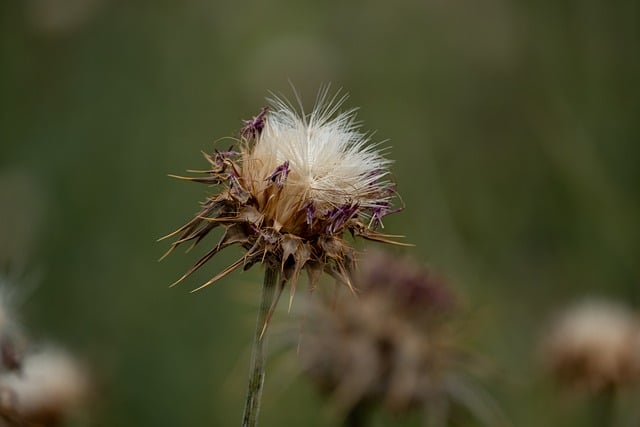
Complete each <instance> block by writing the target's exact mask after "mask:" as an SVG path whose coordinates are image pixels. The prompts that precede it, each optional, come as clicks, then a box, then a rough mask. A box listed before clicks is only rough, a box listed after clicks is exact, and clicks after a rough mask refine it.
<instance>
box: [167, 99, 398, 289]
mask: <svg viewBox="0 0 640 427" xmlns="http://www.w3.org/2000/svg"><path fill="white" fill-rule="evenodd" d="M344 100H345V97H344V96H342V97H339V96H338V95H337V94H336V95H335V96H333V97H329V96H328V91H327V90H326V89H325V90H323V91H321V93H320V95H319V97H318V100H317V102H316V106H315V108H314V110H313V112H312V113H311V114H304V112H303V111H302V108H300V110H301V111H297V110H296V108H294V107H292V106H291V104H289V103H288V102H287V101H285V100H283V99H280V98H277V97H274V98H273V99H271V100H269V101H270V105H269V106H268V107H264V108H263V109H262V110H261V111H260V113H259V114H258V115H257V116H255V117H254V118H253V119H251V120H246V121H244V127H243V128H242V130H241V131H240V139H239V142H238V146H237V147H231V148H229V149H228V150H226V151H217V150H216V151H215V153H213V154H205V157H206V159H207V160H208V162H209V164H210V166H211V168H210V169H209V170H207V171H205V172H204V174H205V175H206V176H204V177H192V178H182V179H186V180H190V181H195V182H201V183H205V184H209V185H212V186H216V187H217V191H216V192H215V194H213V195H211V196H210V197H209V198H208V199H207V200H206V201H205V202H204V203H203V204H202V209H201V210H200V212H199V213H198V214H197V215H196V216H195V218H193V219H192V220H191V221H189V222H188V223H187V224H185V225H184V226H183V227H181V228H179V229H178V230H176V231H175V232H174V233H171V234H170V235H169V236H166V237H170V236H178V239H177V240H176V241H175V242H174V243H173V244H172V245H171V248H170V249H169V251H168V252H167V254H168V253H170V252H171V251H173V250H174V249H175V248H176V247H178V246H180V245H182V244H183V243H188V242H190V243H192V244H193V245H196V244H197V243H199V242H200V241H201V240H202V239H203V238H204V237H205V236H207V234H209V232H211V231H212V230H213V229H215V228H217V227H222V228H223V229H224V233H223V235H222V237H221V238H220V240H219V242H218V243H217V244H216V245H215V246H214V247H213V248H212V249H211V250H210V251H209V252H207V253H206V254H205V255H204V256H203V257H202V258H201V259H200V260H199V261H198V262H196V263H195V264H194V265H193V266H192V268H191V269H189V270H188V271H187V272H186V274H184V275H183V276H182V277H181V278H180V279H179V280H178V281H177V282H176V283H178V282H180V281H182V280H183V279H184V278H186V277H187V276H188V275H190V274H191V273H193V272H194V271H195V270H197V269H199V268H200V267H202V266H203V265H204V264H205V263H206V262H207V261H208V260H210V259H211V258H212V257H213V256H214V255H215V254H217V253H218V252H219V251H220V250H222V249H224V248H226V247H228V246H231V245H240V246H242V247H243V248H244V249H245V251H246V252H245V254H244V255H243V256H242V257H241V258H240V259H238V260H237V261H236V262H234V263H233V264H232V265H230V266H229V267H227V268H225V269H224V270H223V271H221V272H220V273H219V274H217V275H215V276H214V277H213V278H211V280H209V281H208V282H206V283H205V284H203V285H202V286H200V287H199V288H197V289H196V290H198V289H201V288H202V287H205V286H207V285H210V284H212V283H214V282H215V281H217V280H219V279H220V278H222V277H223V276H225V275H226V274H228V273H230V272H232V271H233V270H235V269H237V268H239V267H243V268H244V269H245V270H246V269H248V268H249V267H251V266H252V265H253V264H255V263H265V264H267V266H268V267H269V268H271V269H275V270H277V271H279V272H280V283H281V285H280V290H282V287H283V286H284V284H285V283H286V282H290V283H291V288H290V289H291V298H293V294H294V292H295V287H296V283H297V280H298V277H299V274H300V272H301V271H302V270H306V271H307V272H308V274H309V277H310V281H311V285H312V286H315V285H316V282H317V279H318V277H319V276H320V274H321V273H322V272H327V273H328V274H330V275H332V276H333V277H334V278H336V279H337V280H338V281H340V282H342V283H344V284H346V285H348V286H349V287H351V281H350V278H349V271H350V270H351V269H352V266H353V264H354V250H353V248H352V247H351V246H350V244H349V243H348V242H347V241H346V240H345V239H344V234H345V232H346V231H348V232H350V234H351V235H353V236H360V237H363V238H365V239H369V240H375V241H380V242H390V240H389V239H390V237H393V236H389V235H385V234H381V233H379V232H377V231H376V229H377V228H378V226H380V225H381V219H382V217H383V216H385V215H387V214H389V213H392V212H395V210H394V209H393V208H392V201H393V198H394V196H395V191H394V185H393V184H392V182H391V181H390V180H389V172H388V169H387V168H388V166H389V163H390V161H389V160H387V159H385V158H383V157H382V155H381V154H380V151H379V150H378V149H377V148H376V146H375V145H373V146H372V145H369V137H368V136H367V135H365V134H363V133H362V132H360V130H359V124H358V122H356V120H355V110H349V111H345V112H339V108H340V106H341V105H342V103H343V102H344ZM179 178H180V177H179ZM165 256H166V254H165Z"/></svg>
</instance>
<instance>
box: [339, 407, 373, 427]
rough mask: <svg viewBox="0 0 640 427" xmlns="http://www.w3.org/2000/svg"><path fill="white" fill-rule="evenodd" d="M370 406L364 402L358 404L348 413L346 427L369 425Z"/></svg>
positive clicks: (345, 420) (344, 424)
mask: <svg viewBox="0 0 640 427" xmlns="http://www.w3.org/2000/svg"><path fill="white" fill-rule="evenodd" d="M369 408H370V407H369V405H368V404H367V403H364V402H360V403H358V404H356V405H355V406H354V407H353V408H351V410H350V411H349V412H348V413H347V416H346V418H345V419H344V423H343V426H344V427H365V426H366V425H368V424H369V422H368V421H369Z"/></svg>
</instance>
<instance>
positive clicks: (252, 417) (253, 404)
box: [242, 267, 278, 427]
mask: <svg viewBox="0 0 640 427" xmlns="http://www.w3.org/2000/svg"><path fill="white" fill-rule="evenodd" d="M277 281H278V271H277V270H275V269H273V268H270V267H267V269H266V271H265V274H264V282H263V285H262V296H261V298H260V309H259V311H258V318H257V320H256V330H255V334H254V336H253V350H252V351H251V367H250V372H249V384H248V385H247V397H246V400H245V407H244V414H243V415H242V427H253V426H257V425H258V414H259V412H260V401H261V399H262V387H263V385H264V375H265V350H266V346H267V336H266V335H265V334H264V333H263V332H264V326H265V324H266V322H267V316H268V315H269V310H270V308H271V305H272V304H273V295H274V293H275V288H276V283H277Z"/></svg>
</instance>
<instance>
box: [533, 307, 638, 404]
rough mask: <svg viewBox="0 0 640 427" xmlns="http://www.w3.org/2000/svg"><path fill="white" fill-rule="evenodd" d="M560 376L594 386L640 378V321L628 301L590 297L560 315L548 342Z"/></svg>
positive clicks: (549, 362)
mask: <svg viewBox="0 0 640 427" xmlns="http://www.w3.org/2000/svg"><path fill="white" fill-rule="evenodd" d="M542 351H543V356H544V362H545V364H546V366H547V368H548V370H549V371H550V372H551V373H552V374H553V376H554V377H555V378H556V380H557V381H558V382H559V383H561V384H564V385H568V386H571V387H575V388H577V389H582V390H585V391H590V392H599V391H603V390H606V389H610V388H618V387H621V386H625V385H631V384H637V383H638V381H639V380H640V324H639V323H638V320H637V318H636V316H635V315H634V314H633V313H631V312H630V311H629V310H627V309H626V308H625V307H622V306H619V305H616V304H613V303H610V302H605V301H598V300H593V301H586V302H583V303H581V304H578V305H576V306H574V307H571V308H569V309H568V310H566V311H565V312H563V313H561V314H560V316H558V318H557V319H556V320H555V322H554V323H553V325H552V326H551V328H550V329H549V331H548V335H547V336H546V337H545V339H544V341H543V345H542Z"/></svg>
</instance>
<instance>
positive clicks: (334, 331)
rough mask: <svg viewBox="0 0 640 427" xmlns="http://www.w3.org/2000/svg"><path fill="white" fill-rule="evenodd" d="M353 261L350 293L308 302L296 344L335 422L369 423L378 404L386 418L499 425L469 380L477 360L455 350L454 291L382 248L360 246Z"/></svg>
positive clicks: (458, 333)
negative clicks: (356, 265)
mask: <svg viewBox="0 0 640 427" xmlns="http://www.w3.org/2000/svg"><path fill="white" fill-rule="evenodd" d="M359 266H360V268H359V270H358V272H357V274H356V276H355V278H354V286H355V287H356V289H357V294H358V295H357V297H354V296H353V295H340V296H339V297H335V295H334V298H331V297H330V298H324V299H323V298H318V297H319V296H320V295H316V298H309V299H308V301H307V303H308V307H305V309H304V311H305V313H304V314H303V315H302V316H303V318H304V327H303V332H302V334H301V336H300V344H299V345H300V348H299V352H300V361H301V364H302V369H303V371H304V372H305V373H306V374H307V375H308V376H309V377H310V378H311V379H312V380H313V382H314V383H315V384H316V385H317V386H318V388H319V389H320V390H322V391H324V392H325V393H326V394H327V395H328V396H329V397H330V401H331V402H332V403H333V405H334V406H335V409H336V410H337V411H338V412H339V413H340V414H342V415H343V416H344V417H345V424H344V425H346V426H364V425H373V423H371V421H370V420H368V418H370V415H371V412H373V411H375V410H376V408H378V407H380V406H382V407H384V408H386V409H387V410H389V411H391V412H393V413H394V414H396V415H407V414H408V413H411V412H412V411H416V410H417V411H419V412H421V414H422V418H423V421H424V425H430V426H448V425H457V424H455V422H459V421H460V419H465V417H467V418H468V416H469V415H471V416H472V417H473V418H475V419H476V420H477V421H480V422H481V423H483V424H486V425H492V426H496V425H503V423H504V420H503V419H502V418H501V414H500V411H498V410H497V407H496V404H495V402H493V400H492V399H491V398H489V397H488V396H487V394H486V391H484V390H483V388H482V387H481V386H480V385H479V384H478V379H477V378H474V370H475V369H474V368H475V367H476V366H474V365H475V364H477V363H478V359H476V358H475V356H474V355H473V353H472V352H470V351H469V350H468V349H466V348H465V347H464V324H465V322H466V321H468V319H464V317H465V315H464V314H463V313H462V305H461V301H460V298H459V295H458V294H457V293H456V292H455V291H454V290H453V289H452V288H451V287H450V286H448V285H447V284H446V283H445V282H444V281H443V280H442V279H440V278H438V277H436V276H435V275H434V274H433V273H432V272H430V271H428V270H426V269H425V268H423V267H421V266H419V265H417V264H416V263H415V261H412V260H409V259H408V258H399V257H396V256H394V255H392V254H391V253H384V252H380V251H374V252H372V253H364V254H362V261H361V263H360V264H359ZM462 412H465V413H464V414H463V413H462ZM461 416H462V418H460V417H461ZM455 420H458V421H455ZM501 423H502V424H501Z"/></svg>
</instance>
